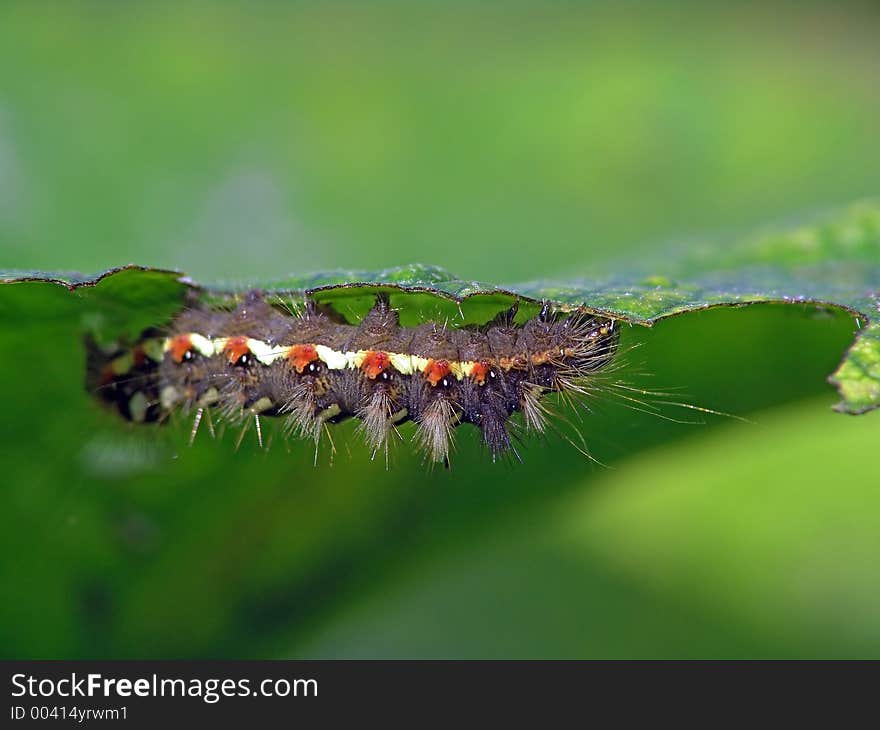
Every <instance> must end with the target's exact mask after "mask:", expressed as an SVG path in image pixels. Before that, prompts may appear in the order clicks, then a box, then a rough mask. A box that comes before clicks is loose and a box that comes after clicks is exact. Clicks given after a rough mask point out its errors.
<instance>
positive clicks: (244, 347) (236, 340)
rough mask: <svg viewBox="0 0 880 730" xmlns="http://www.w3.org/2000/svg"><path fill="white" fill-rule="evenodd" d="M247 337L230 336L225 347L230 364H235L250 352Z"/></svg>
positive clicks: (224, 350)
mask: <svg viewBox="0 0 880 730" xmlns="http://www.w3.org/2000/svg"><path fill="white" fill-rule="evenodd" d="M250 351H251V350H250V348H249V347H248V343H247V337H241V336H239V337H230V338H229V340H228V341H227V342H226V345H225V346H224V348H223V352H225V353H226V357H227V358H228V360H229V364H230V365H235V363H237V362H238V361H239V360H241V358H242V357H243V356H244V355H247V354H248V353H249V352H250Z"/></svg>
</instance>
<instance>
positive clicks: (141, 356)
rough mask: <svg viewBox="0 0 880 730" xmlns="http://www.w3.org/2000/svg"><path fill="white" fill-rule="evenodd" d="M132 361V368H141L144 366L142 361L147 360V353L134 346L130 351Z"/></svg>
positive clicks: (141, 347)
mask: <svg viewBox="0 0 880 730" xmlns="http://www.w3.org/2000/svg"><path fill="white" fill-rule="evenodd" d="M131 356H132V359H133V360H134V366H135V367H136V368H139V367H141V366H142V365H143V364H144V360H146V359H147V353H146V352H145V351H144V348H143V346H141V345H136V346H135V348H134V350H132V351H131Z"/></svg>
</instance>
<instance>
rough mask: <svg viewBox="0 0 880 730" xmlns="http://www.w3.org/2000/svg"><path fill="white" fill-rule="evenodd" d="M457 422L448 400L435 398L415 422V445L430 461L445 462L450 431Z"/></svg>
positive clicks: (450, 437)
mask: <svg viewBox="0 0 880 730" xmlns="http://www.w3.org/2000/svg"><path fill="white" fill-rule="evenodd" d="M457 422H458V414H457V413H456V409H455V405H454V403H453V402H452V401H451V400H450V399H448V398H435V399H434V400H432V401H431V403H429V404H428V406H427V408H425V410H424V411H422V413H421V415H420V416H419V418H418V420H417V421H416V433H415V442H416V445H417V446H418V447H419V449H421V450H422V451H423V452H424V453H425V455H426V456H427V457H428V458H429V459H430V460H431V461H442V462H447V461H448V460H449V450H450V447H451V446H452V429H454V428H455V426H456V424H457Z"/></svg>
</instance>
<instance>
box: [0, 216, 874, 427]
mask: <svg viewBox="0 0 880 730" xmlns="http://www.w3.org/2000/svg"><path fill="white" fill-rule="evenodd" d="M0 281H2V282H5V283H19V284H22V283H25V282H41V283H54V284H60V285H62V286H65V287H67V288H68V289H69V290H71V291H74V292H81V291H83V290H85V291H90V292H91V290H93V291H94V293H93V294H92V295H91V296H84V297H82V298H83V299H84V300H86V308H85V309H84V310H83V313H86V314H88V316H90V317H91V318H92V319H93V321H92V322H91V325H92V326H93V328H95V329H96V330H98V331H99V332H100V333H101V334H102V336H105V337H110V336H115V335H116V334H118V333H119V331H120V330H122V331H127V332H132V331H134V330H135V329H136V325H141V326H143V324H144V323H149V322H148V319H149V317H153V318H155V317H158V316H159V314H160V313H161V312H165V313H167V314H170V313H171V312H173V310H174V307H175V306H179V305H180V301H181V298H182V296H183V294H184V289H185V288H186V287H189V288H191V289H192V290H194V291H196V292H198V293H199V294H201V296H203V297H205V298H223V297H225V296H229V295H232V294H233V290H232V289H231V288H230V287H228V286H224V285H222V284H221V285H214V286H208V287H199V286H197V285H196V284H194V283H193V282H191V281H189V280H188V279H186V278H185V277H183V276H182V275H181V274H178V273H175V272H170V271H162V270H156V269H149V268H145V267H134V266H129V267H123V268H120V269H114V270H111V271H106V272H102V273H100V274H97V275H94V276H84V275H81V274H52V273H44V272H16V271H7V272H0ZM254 286H255V287H256V286H258V287H259V288H262V289H264V290H266V291H269V292H273V293H277V294H279V295H282V296H289V297H295V298H301V297H305V296H312V297H317V298H322V299H326V300H330V301H333V300H339V299H345V300H354V299H357V298H360V299H361V300H363V301H364V302H365V306H369V301H370V298H371V297H372V296H373V295H374V294H375V293H376V292H379V291H384V292H388V293H391V294H393V295H395V296H398V295H399V296H408V297H409V296H411V295H413V294H424V295H428V296H430V297H436V298H438V299H440V300H447V301H449V302H452V303H455V304H456V305H458V306H459V309H460V310H462V311H463V308H464V307H465V305H469V304H471V303H472V302H475V301H480V302H482V304H483V307H482V308H481V311H482V312H483V314H485V312H486V311H488V310H487V306H494V307H495V308H497V307H499V306H502V304H503V303H506V302H508V301H509V300H510V299H511V298H517V299H522V300H525V301H526V302H538V301H540V300H545V299H546V300H550V301H552V302H554V303H556V304H557V305H559V306H561V307H563V308H569V309H573V308H585V309H587V310H590V311H593V312H596V313H598V314H603V315H606V316H610V317H614V318H617V319H622V320H625V321H627V322H631V323H634V324H640V325H646V326H651V325H653V324H654V323H655V322H657V321H659V320H661V319H663V318H667V317H671V316H675V315H681V314H685V313H687V312H692V311H696V310H704V309H707V308H710V307H724V306H744V305H748V304H757V303H785V304H795V305H800V306H803V305H805V304H812V305H821V306H827V307H837V308H840V309H843V310H846V311H848V312H850V313H851V314H853V315H854V316H855V317H856V318H857V319H856V321H857V323H858V325H859V326H860V327H861V331H860V332H859V335H858V338H857V340H856V341H855V343H854V344H853V345H852V346H851V347H850V349H849V352H848V353H847V356H846V358H845V360H844V361H843V363H842V364H841V365H840V366H839V367H838V369H837V371H836V372H835V373H834V374H833V375H832V376H831V381H832V382H833V383H834V384H835V385H836V386H837V388H838V391H839V392H840V394H841V396H842V397H843V400H842V401H841V403H840V404H839V405H838V409H839V410H842V411H846V412H849V413H863V412H865V411H868V410H871V409H873V408H876V407H878V406H880V323H878V321H877V309H878V301H880V203H878V202H877V201H870V202H863V203H859V204H855V205H853V206H851V207H850V208H848V209H846V210H844V211H841V212H838V213H836V214H834V215H830V216H826V217H824V218H823V219H822V220H819V221H814V222H811V223H809V224H807V225H801V226H798V227H796V228H794V229H790V230H784V231H774V232H769V233H762V234H759V235H756V236H753V237H751V238H748V239H746V240H743V241H741V242H739V243H738V244H736V245H733V246H727V247H724V246H719V245H717V244H716V245H708V244H707V245H701V246H692V247H689V248H688V249H686V250H680V251H671V252H669V253H668V255H667V256H666V257H665V258H664V259H663V260H662V261H655V262H654V263H648V264H647V265H646V264H643V265H641V266H640V267H633V266H632V265H631V264H626V265H624V266H622V267H621V273H619V274H616V275H613V276H609V277H606V278H602V279H597V280H594V281H590V280H576V281H569V282H546V281H539V282H529V283H524V284H519V285H511V286H498V285H494V284H487V283H483V282H476V281H464V280H461V279H457V278H456V277H455V276H453V275H452V274H450V273H449V272H447V271H445V270H443V269H441V268H439V267H436V266H424V265H419V264H413V265H411V266H405V267H400V268H394V269H386V270H382V271H374V272H366V271H347V270H338V271H332V272H325V273H318V274H312V275H308V276H299V277H290V278H285V279H280V280H269V281H262V282H257V283H255V284H254ZM148 315H149V317H148ZM471 316H473V313H471ZM159 321H161V320H159ZM153 323H155V321H154V322H153Z"/></svg>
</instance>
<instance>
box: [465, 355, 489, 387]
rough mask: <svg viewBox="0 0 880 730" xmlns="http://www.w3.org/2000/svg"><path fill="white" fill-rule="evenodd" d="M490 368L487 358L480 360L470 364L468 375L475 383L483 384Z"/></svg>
mask: <svg viewBox="0 0 880 730" xmlns="http://www.w3.org/2000/svg"><path fill="white" fill-rule="evenodd" d="M491 369H492V363H490V362H489V361H488V360H480V362H475V363H474V364H473V365H471V372H470V376H471V379H472V380H473V381H474V382H475V383H476V384H477V385H485V383H486V378H487V377H489V371H490V370H491Z"/></svg>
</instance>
